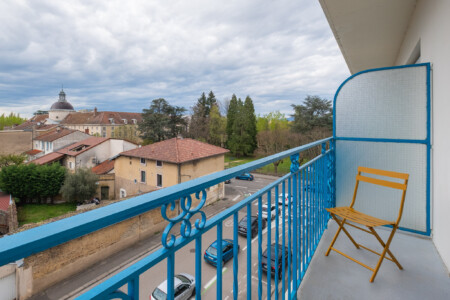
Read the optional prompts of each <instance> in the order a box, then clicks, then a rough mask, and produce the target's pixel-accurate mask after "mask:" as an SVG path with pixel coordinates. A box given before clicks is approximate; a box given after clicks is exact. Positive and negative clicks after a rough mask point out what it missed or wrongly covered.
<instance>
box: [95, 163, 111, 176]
mask: <svg viewBox="0 0 450 300" xmlns="http://www.w3.org/2000/svg"><path fill="white" fill-rule="evenodd" d="M112 169H114V160H109V159H107V160H105V161H104V162H102V163H101V164H99V165H97V166H95V167H93V168H92V172H94V173H95V174H97V175H102V174H107V173H108V172H109V171H111V170H112Z"/></svg>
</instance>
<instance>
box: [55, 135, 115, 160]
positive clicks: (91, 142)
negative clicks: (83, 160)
mask: <svg viewBox="0 0 450 300" xmlns="http://www.w3.org/2000/svg"><path fill="white" fill-rule="evenodd" d="M107 140H108V138H104V137H96V136H93V137H90V138H87V139H85V140H82V141H79V142H76V143H74V144H71V145H69V146H67V147H64V148H62V149H60V150H58V153H61V154H67V155H70V156H77V155H79V154H81V153H83V152H85V151H87V150H89V149H92V148H94V147H95V146H97V145H100V144H101V143H103V142H106V141H107ZM83 145H84V146H86V147H84V148H83V149H81V150H79V151H74V150H73V149H75V148H77V147H80V146H83Z"/></svg>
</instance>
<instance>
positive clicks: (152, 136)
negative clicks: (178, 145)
mask: <svg viewBox="0 0 450 300" xmlns="http://www.w3.org/2000/svg"><path fill="white" fill-rule="evenodd" d="M185 111H186V109H185V108H183V107H179V106H172V105H170V104H169V103H168V102H167V101H166V100H165V99H163V98H159V99H155V100H153V101H152V103H151V105H150V108H149V109H143V113H142V122H141V123H140V124H139V131H140V132H141V137H142V138H143V139H145V140H146V141H149V142H151V143H155V142H160V141H163V140H166V139H170V138H174V137H177V136H178V134H179V133H180V132H181V131H182V130H183V126H186V121H185V120H184V119H183V113H184V112H185Z"/></svg>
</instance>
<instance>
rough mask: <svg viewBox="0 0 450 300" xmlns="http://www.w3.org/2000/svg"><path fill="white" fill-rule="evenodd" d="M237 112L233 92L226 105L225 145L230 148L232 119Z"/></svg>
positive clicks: (235, 98)
mask: <svg viewBox="0 0 450 300" xmlns="http://www.w3.org/2000/svg"><path fill="white" fill-rule="evenodd" d="M237 113H238V100H237V97H236V95H235V94H233V96H231V100H230V104H229V105H228V113H227V128H226V133H227V147H228V149H230V145H229V144H230V140H231V137H232V135H233V125H234V120H235V119H236V115H237Z"/></svg>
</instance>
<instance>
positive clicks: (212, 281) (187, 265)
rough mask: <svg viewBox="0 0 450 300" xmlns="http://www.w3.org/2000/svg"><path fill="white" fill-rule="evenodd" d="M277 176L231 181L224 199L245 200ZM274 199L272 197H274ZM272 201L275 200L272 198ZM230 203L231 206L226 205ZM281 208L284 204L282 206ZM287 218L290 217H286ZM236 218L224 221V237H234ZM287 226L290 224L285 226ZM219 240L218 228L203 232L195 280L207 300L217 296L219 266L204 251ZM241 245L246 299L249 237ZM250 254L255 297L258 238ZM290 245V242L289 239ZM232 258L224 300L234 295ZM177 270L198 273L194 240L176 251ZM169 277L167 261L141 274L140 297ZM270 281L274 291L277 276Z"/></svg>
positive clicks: (243, 213) (265, 280)
mask: <svg viewBox="0 0 450 300" xmlns="http://www.w3.org/2000/svg"><path fill="white" fill-rule="evenodd" d="M275 179H276V178H275V177H268V176H258V175H256V176H255V180H254V181H242V180H236V179H233V180H232V183H231V184H227V185H226V197H227V199H226V200H225V201H230V202H233V203H229V206H231V205H233V204H234V203H237V202H238V201H239V200H242V199H244V198H245V197H247V196H249V194H252V193H254V192H256V191H258V190H260V189H261V188H262V187H265V186H266V185H267V184H269V183H271V182H272V181H274V180H275ZM272 199H273V198H272ZM257 203H258V202H257V201H254V202H253V205H252V215H256V213H257V209H258V207H257ZM264 203H266V199H265V197H263V204H264ZM272 203H273V200H272ZM227 206H228V205H227ZM280 208H281V206H280ZM246 214H247V212H246V209H243V210H242V211H240V212H239V218H238V219H239V220H240V219H241V218H243V217H244V216H246ZM286 220H287V219H286ZM281 223H282V222H281V220H280V222H279V231H280V232H279V236H280V242H281V230H282V224H281ZM233 226H234V222H233V218H232V217H230V218H228V219H226V220H225V221H224V222H223V238H229V239H233ZM285 227H287V226H285ZM267 230H268V228H266V229H264V230H263V242H262V251H264V250H265V249H266V248H267ZM216 239H217V230H216V228H213V229H211V230H209V231H208V232H206V233H204V234H203V238H202V250H201V253H202V282H201V284H198V283H196V287H197V288H201V291H202V298H204V299H214V298H215V297H216V288H217V269H216V267H214V266H212V265H210V264H208V263H206V261H205V260H204V259H203V254H204V252H205V250H206V249H207V248H208V247H209V245H210V244H211V243H213V242H214V241H215V240H216ZM238 241H239V245H240V252H239V254H238V265H239V272H238V285H239V297H238V298H239V299H246V297H247V288H248V287H247V251H248V248H247V239H246V237H243V236H240V235H239V238H238ZM271 241H272V242H274V241H275V221H272V224H271ZM251 245H252V246H251V253H252V272H251V274H252V298H256V297H257V295H258V265H257V264H258V237H255V238H253V239H252V243H251ZM286 246H287V241H286ZM233 259H234V258H233ZM233 259H231V260H229V261H228V262H227V263H225V264H224V265H223V268H222V274H223V288H222V295H223V299H225V300H228V299H232V298H233ZM178 273H189V274H192V275H194V274H195V242H194V241H193V242H191V243H190V244H188V245H186V246H185V247H183V248H182V249H180V250H179V251H177V253H176V254H175V274H178ZM166 278H167V262H166V260H164V261H162V262H160V263H159V264H157V265H155V266H154V267H153V268H151V269H150V270H148V271H147V272H145V273H143V274H142V275H141V277H140V297H141V299H148V298H149V295H150V294H151V292H152V291H153V289H154V288H156V287H157V286H158V285H159V284H160V283H161V282H163V281H164V280H166ZM268 281H269V280H268V278H267V276H266V274H264V273H263V275H262V295H263V297H262V298H263V299H265V298H266V297H267V284H268ZM270 281H271V282H270V284H271V286H272V288H271V293H272V295H273V293H274V292H275V289H274V287H275V285H274V281H275V279H274V278H273V277H271V279H270ZM279 289H281V283H280V284H279Z"/></svg>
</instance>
